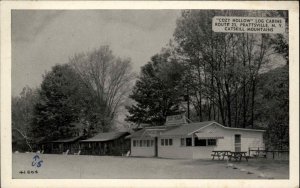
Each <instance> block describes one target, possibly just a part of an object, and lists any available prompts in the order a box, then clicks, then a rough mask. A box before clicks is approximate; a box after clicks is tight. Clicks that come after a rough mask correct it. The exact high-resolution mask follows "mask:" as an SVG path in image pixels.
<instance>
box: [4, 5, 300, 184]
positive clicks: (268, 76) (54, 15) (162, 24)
mask: <svg viewBox="0 0 300 188" xmlns="http://www.w3.org/2000/svg"><path fill="white" fill-rule="evenodd" d="M294 4H295V5H296V6H298V7H299V3H298V2H294ZM264 7H265V6H264ZM289 11H290V10H288V9H271V8H265V9H263V8H261V9H253V8H249V9H245V8H243V9H237V8H234V9H219V7H218V8H216V9H212V8H210V9H201V7H198V8H192V9H185V8H183V9H179V8H177V9H167V8H166V9H74V10H73V9H45V8H43V9H20V8H17V9H11V11H10V16H11V18H10V19H11V30H10V35H11V38H10V39H11V45H10V49H11V57H10V58H11V65H10V71H11V72H10V76H11V86H10V87H8V88H9V89H10V98H8V99H6V100H10V111H9V113H10V123H11V124H10V125H6V126H7V127H8V128H9V132H10V134H8V135H9V137H10V138H9V139H11V140H10V143H8V144H9V146H8V147H9V148H10V152H11V154H10V155H11V159H10V161H11V169H10V171H9V172H11V174H10V176H11V178H12V180H21V179H31V180H33V179H48V180H51V179H62V180H63V179H103V180H104V179H120V180H126V179H131V180H147V179H148V180H150V179H151V180H153V181H155V180H170V179H176V180H181V179H182V180H183V179H185V180H200V181H201V180H209V179H210V180H211V179H212V181H213V180H244V181H246V180H268V181H274V180H290V179H291V165H292V166H293V164H295V163H292V164H291V160H292V158H291V157H292V155H291V149H292V143H291V134H292V132H293V131H292V130H299V129H298V128H297V129H294V128H292V127H291V123H293V122H291V119H290V117H291V116H292V115H291V106H290V105H291V96H292V94H293V95H294V94H295V93H292V94H291V90H290V88H291V81H293V80H291V75H290V74H291V73H290V72H291V71H292V70H291V66H294V65H293V63H297V62H295V61H294V60H293V61H291V59H293V57H292V55H291V54H290V52H291V50H290V48H291V47H290V41H291V36H290V33H291V31H290V25H291V22H290V19H291V18H290V16H289V15H290V12H289ZM297 13H298V16H299V12H297ZM1 48H3V46H2V45H1ZM297 51H298V50H297ZM2 60H3V59H2ZM298 63H299V62H298ZM1 64H2V63H1ZM297 82H298V81H297ZM1 83H2V84H3V81H2V78H1ZM297 87H298V86H297ZM3 89H4V87H3V85H2V86H1V90H3ZM298 95H299V93H298ZM2 100H3V99H2ZM297 105H298V104H297ZM298 126H299V125H298ZM1 127H2V123H1ZM1 129H2V128H1ZM3 131H7V129H2V132H3ZM294 134H298V133H294ZM297 139H299V135H298V136H297ZM294 141H295V139H294ZM293 146H295V145H293ZM1 149H3V145H2V146H1ZM294 156H295V155H294ZM298 156H299V155H296V157H298ZM3 158H5V156H3V155H2V156H1V159H3ZM298 160H299V158H298ZM2 174H3V173H2ZM228 185H229V184H228ZM177 186H179V185H177ZM278 186H279V185H278ZM294 186H299V184H294ZM8 187H9V186H8ZM179 187H180V186H179Z"/></svg>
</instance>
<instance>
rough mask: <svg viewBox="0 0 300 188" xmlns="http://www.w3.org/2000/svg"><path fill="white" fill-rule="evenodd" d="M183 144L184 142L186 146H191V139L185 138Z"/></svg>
mask: <svg viewBox="0 0 300 188" xmlns="http://www.w3.org/2000/svg"><path fill="white" fill-rule="evenodd" d="M185 142H186V144H185V145H186V146H192V138H186V139H185Z"/></svg>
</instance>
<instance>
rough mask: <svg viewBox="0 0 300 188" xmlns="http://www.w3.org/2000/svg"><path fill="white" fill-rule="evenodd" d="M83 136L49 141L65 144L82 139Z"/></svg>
mask: <svg viewBox="0 0 300 188" xmlns="http://www.w3.org/2000/svg"><path fill="white" fill-rule="evenodd" d="M82 137H83V136H76V137H71V138H63V139H58V140H54V141H51V142H52V143H67V142H75V141H77V140H79V139H80V138H82Z"/></svg>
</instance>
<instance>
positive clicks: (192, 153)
mask: <svg viewBox="0 0 300 188" xmlns="http://www.w3.org/2000/svg"><path fill="white" fill-rule="evenodd" d="M201 132H214V133H216V134H218V135H223V137H224V138H219V139H217V145H216V146H181V143H180V142H181V141H180V139H181V138H185V137H184V136H182V137H179V136H177V137H170V136H169V137H161V138H159V139H158V156H159V157H163V158H189V159H209V158H211V154H212V151H213V150H229V151H234V150H235V144H234V135H235V134H240V135H241V151H245V152H248V149H249V147H263V146H264V143H263V132H256V131H245V130H233V129H230V130H229V129H224V128H222V127H220V126H218V125H211V126H209V127H207V128H204V129H202V130H201ZM194 136H195V135H194V134H193V135H190V136H189V137H191V138H192V139H193V137H194ZM169 138H172V139H173V144H172V146H162V145H161V139H169ZM193 145H194V143H193Z"/></svg>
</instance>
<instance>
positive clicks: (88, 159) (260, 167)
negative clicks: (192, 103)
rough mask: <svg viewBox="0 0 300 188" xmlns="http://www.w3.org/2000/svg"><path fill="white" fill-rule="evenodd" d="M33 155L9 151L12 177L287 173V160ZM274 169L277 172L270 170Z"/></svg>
mask: <svg viewBox="0 0 300 188" xmlns="http://www.w3.org/2000/svg"><path fill="white" fill-rule="evenodd" d="M34 156H35V154H34V153H27V154H24V153H18V154H13V178H21V179H28V178H38V179H40V178H43V179H44V178H45V179H54V178H55V179H61V178H64V179H77V178H83V179H89V178H93V179H101V178H104V179H124V178H126V179H127V178H128V179H140V178H142V179H182V178H184V179H216V178H217V179H257V178H264V179H267V178H288V176H289V175H288V169H289V168H288V162H283V163H278V162H276V161H271V162H268V163H266V161H263V162H259V161H258V162H255V161H250V162H248V163H247V162H241V163H235V162H232V163H229V164H227V163H226V161H212V160H182V159H162V158H137V157H111V156H84V155H80V156H76V155H67V156H66V155H50V154H39V157H40V159H39V160H43V162H42V163H41V167H39V168H38V167H36V166H37V165H35V166H34V167H33V166H32V161H33V157H34ZM265 164H267V165H265ZM274 169H278V170H277V171H278V172H280V173H277V172H276V173H273V172H274ZM28 170H29V171H28ZM27 171H28V172H30V173H29V174H28V172H27ZM275 171H276V170H275ZM22 172H25V173H22Z"/></svg>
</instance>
